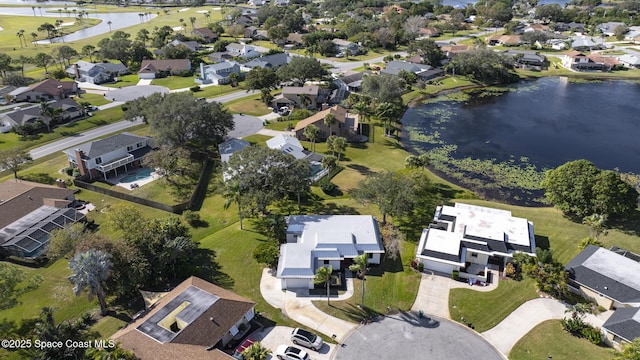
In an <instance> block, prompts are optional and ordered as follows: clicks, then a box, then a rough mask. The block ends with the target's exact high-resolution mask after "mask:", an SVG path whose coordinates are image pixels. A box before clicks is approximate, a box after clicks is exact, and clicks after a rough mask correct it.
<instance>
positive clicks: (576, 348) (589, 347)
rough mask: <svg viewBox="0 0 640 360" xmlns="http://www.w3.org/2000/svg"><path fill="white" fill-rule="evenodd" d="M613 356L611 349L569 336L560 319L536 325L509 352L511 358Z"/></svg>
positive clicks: (589, 359) (587, 359) (594, 359)
mask: <svg viewBox="0 0 640 360" xmlns="http://www.w3.org/2000/svg"><path fill="white" fill-rule="evenodd" d="M613 357H614V352H613V349H611V348H606V347H600V346H597V345H593V344H592V343H590V342H589V341H588V340H587V339H580V338H577V337H575V336H571V335H570V334H569V333H567V332H566V331H564V330H563V329H562V325H561V324H560V320H548V321H545V322H543V323H541V324H540V325H538V326H536V327H535V328H533V330H531V331H530V332H529V333H528V334H527V335H526V336H525V337H523V338H522V339H520V341H518V343H516V345H515V346H514V347H513V349H511V352H510V353H509V359H511V360H539V359H547V358H549V359H550V358H553V359H567V360H570V359H580V360H606V359H613Z"/></svg>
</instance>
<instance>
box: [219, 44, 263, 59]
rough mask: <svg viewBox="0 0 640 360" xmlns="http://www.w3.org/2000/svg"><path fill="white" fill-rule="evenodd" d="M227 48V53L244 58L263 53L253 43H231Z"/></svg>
mask: <svg viewBox="0 0 640 360" xmlns="http://www.w3.org/2000/svg"><path fill="white" fill-rule="evenodd" d="M225 49H226V50H227V53H228V54H229V55H231V56H233V57H236V56H239V57H241V58H244V59H251V58H254V57H258V56H260V55H262V54H261V53H259V52H258V51H256V48H255V47H253V46H251V45H244V44H238V43H231V44H229V45H227V46H226V48H225Z"/></svg>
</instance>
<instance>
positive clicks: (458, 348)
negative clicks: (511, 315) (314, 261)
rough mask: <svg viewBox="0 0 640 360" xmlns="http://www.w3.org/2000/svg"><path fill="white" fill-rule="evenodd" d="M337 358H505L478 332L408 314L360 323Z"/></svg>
mask: <svg viewBox="0 0 640 360" xmlns="http://www.w3.org/2000/svg"><path fill="white" fill-rule="evenodd" d="M333 359H335V360H361V359H452V360H454V359H455V360H467V359H468V360H504V358H503V356H502V355H501V354H500V353H499V352H498V351H497V350H496V349H495V348H494V347H493V346H492V345H491V344H489V342H487V341H486V340H485V339H484V338H483V337H482V336H480V335H479V334H477V333H475V332H473V331H471V330H469V329H467V328H466V327H463V326H460V325H458V324H456V323H453V322H452V321H449V320H441V319H437V320H436V319H430V318H428V317H425V318H422V319H420V318H417V317H415V316H414V315H412V314H409V313H399V314H397V315H393V316H387V317H383V318H382V319H381V320H379V321H375V322H373V323H370V324H368V325H364V326H361V327H360V328H358V329H357V330H356V331H355V332H354V333H353V334H351V335H350V336H349V337H348V338H347V339H346V340H345V341H343V343H342V344H341V345H340V346H339V347H338V349H337V351H336V354H335V356H334V357H333Z"/></svg>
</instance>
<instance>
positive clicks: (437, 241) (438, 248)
mask: <svg viewBox="0 0 640 360" xmlns="http://www.w3.org/2000/svg"><path fill="white" fill-rule="evenodd" d="M428 231H429V233H428V234H427V240H426V243H425V246H424V248H425V250H431V251H435V252H439V253H444V254H450V255H456V256H459V255H460V242H461V240H462V239H461V238H460V237H459V236H458V235H457V234H456V233H452V232H448V231H441V230H434V229H429V230H428Z"/></svg>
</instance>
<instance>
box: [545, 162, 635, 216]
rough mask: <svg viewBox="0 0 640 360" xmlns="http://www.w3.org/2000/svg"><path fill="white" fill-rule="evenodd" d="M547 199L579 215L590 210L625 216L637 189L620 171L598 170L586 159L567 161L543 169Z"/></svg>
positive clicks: (563, 210) (565, 210)
mask: <svg viewBox="0 0 640 360" xmlns="http://www.w3.org/2000/svg"><path fill="white" fill-rule="evenodd" d="M542 187H543V188H544V189H545V195H546V198H547V200H548V201H549V202H550V203H552V204H553V205H554V206H555V207H557V208H558V209H560V210H562V212H564V213H565V214H571V215H575V216H578V217H579V218H580V219H582V218H584V217H586V216H589V215H591V214H602V215H605V216H608V217H611V216H624V215H627V214H629V213H630V212H631V211H633V210H634V209H635V208H636V205H637V200H638V192H637V191H636V190H635V189H634V188H633V186H631V185H630V184H628V183H626V182H624V181H623V180H622V179H621V177H620V174H618V173H616V172H615V171H611V170H604V171H603V170H600V169H598V168H597V167H596V166H595V165H594V164H593V163H591V162H589V161H587V160H576V161H570V162H568V163H566V164H564V165H561V166H559V167H557V168H556V169H553V170H548V171H547V172H546V173H545V178H544V180H543V182H542Z"/></svg>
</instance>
